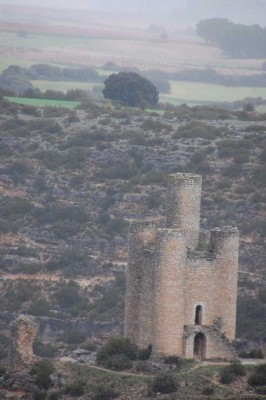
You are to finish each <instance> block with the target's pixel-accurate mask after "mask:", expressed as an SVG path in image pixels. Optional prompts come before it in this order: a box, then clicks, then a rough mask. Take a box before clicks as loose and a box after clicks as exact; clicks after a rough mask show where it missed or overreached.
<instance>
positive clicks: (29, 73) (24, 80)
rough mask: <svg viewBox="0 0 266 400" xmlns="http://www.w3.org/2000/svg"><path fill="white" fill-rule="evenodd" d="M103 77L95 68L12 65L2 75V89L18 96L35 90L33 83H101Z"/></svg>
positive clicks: (0, 84)
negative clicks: (44, 81)
mask: <svg viewBox="0 0 266 400" xmlns="http://www.w3.org/2000/svg"><path fill="white" fill-rule="evenodd" d="M104 79H105V77H101V76H100V75H99V74H98V72H97V71H95V70H94V69H93V68H89V67H82V68H62V69H61V68H59V67H55V66H52V65H49V64H35V65H32V66H31V67H30V68H23V67H20V66H18V65H10V66H9V67H8V68H6V69H5V70H4V71H3V72H2V74H1V75H0V87H1V88H3V89H9V90H11V91H13V92H14V93H16V94H17V95H20V96H21V95H23V94H24V93H25V92H26V91H27V90H29V89H33V84H32V83H31V81H35V80H47V81H76V82H96V83H101V82H103V80H104Z"/></svg>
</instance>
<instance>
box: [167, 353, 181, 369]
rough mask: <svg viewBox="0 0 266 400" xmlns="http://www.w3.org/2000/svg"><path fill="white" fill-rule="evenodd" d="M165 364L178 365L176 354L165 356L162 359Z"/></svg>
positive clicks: (178, 359)
mask: <svg viewBox="0 0 266 400" xmlns="http://www.w3.org/2000/svg"><path fill="white" fill-rule="evenodd" d="M164 363H165V364H175V366H176V367H179V366H180V363H181V360H180V357H179V356H177V355H172V356H167V357H165V359H164Z"/></svg>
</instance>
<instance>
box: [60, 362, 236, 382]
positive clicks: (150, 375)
mask: <svg viewBox="0 0 266 400" xmlns="http://www.w3.org/2000/svg"><path fill="white" fill-rule="evenodd" d="M58 361H59V362H73V358H71V357H63V358H62V359H60V358H59V359H58ZM229 364H230V363H229V362H211V361H203V362H200V363H197V364H196V365H193V367H191V368H189V369H188V370H186V371H183V372H176V373H175V375H179V376H181V375H187V374H190V373H191V372H193V371H195V370H196V369H199V368H202V367H205V366H210V365H229ZM88 367H89V368H92V369H96V370H99V371H104V372H108V373H111V374H114V375H122V376H134V377H138V378H141V377H143V378H153V377H154V376H155V374H149V375H147V374H142V373H138V374H137V373H134V372H124V371H113V370H110V369H106V368H103V367H99V366H98V365H93V364H88Z"/></svg>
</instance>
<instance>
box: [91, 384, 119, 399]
mask: <svg viewBox="0 0 266 400" xmlns="http://www.w3.org/2000/svg"><path fill="white" fill-rule="evenodd" d="M117 397H118V393H117V392H116V391H115V390H114V389H113V388H112V387H110V386H103V385H99V386H96V387H95V389H94V396H93V400H111V399H116V398H117Z"/></svg>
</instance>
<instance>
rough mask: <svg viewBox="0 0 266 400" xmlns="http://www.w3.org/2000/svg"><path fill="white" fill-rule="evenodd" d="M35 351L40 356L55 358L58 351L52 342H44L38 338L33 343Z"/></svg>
mask: <svg viewBox="0 0 266 400" xmlns="http://www.w3.org/2000/svg"><path fill="white" fill-rule="evenodd" d="M33 352H34V354H36V356H39V357H46V358H53V357H55V355H56V353H57V348H56V347H55V346H53V345H52V344H44V343H43V342H41V341H40V340H39V339H36V340H35V341H34V343H33Z"/></svg>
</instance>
